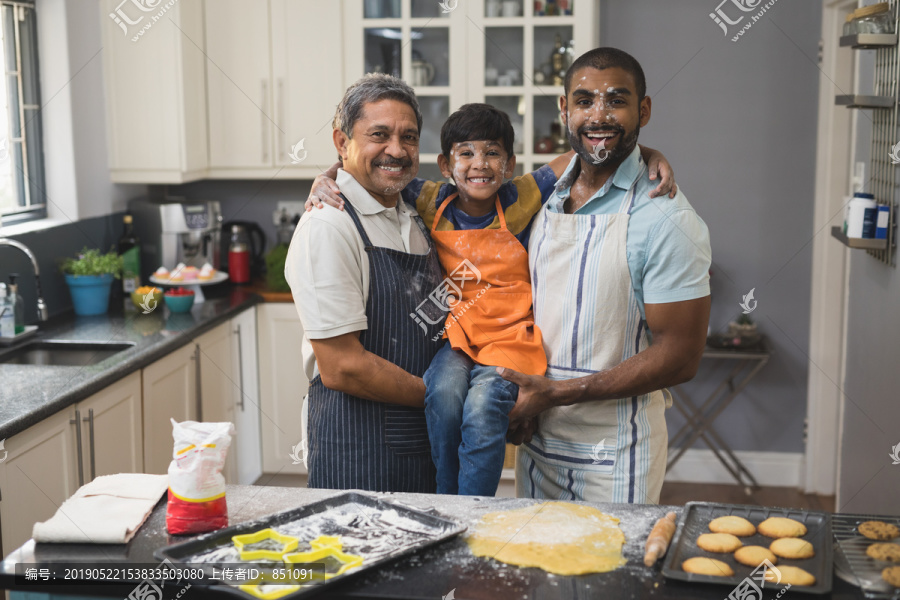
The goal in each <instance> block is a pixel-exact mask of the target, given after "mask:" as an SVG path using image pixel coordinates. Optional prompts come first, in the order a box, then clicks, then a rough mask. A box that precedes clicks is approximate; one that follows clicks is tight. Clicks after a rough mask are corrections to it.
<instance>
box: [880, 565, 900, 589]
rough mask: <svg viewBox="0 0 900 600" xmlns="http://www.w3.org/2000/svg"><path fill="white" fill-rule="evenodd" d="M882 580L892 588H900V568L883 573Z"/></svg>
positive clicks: (893, 568) (892, 568) (890, 568)
mask: <svg viewBox="0 0 900 600" xmlns="http://www.w3.org/2000/svg"><path fill="white" fill-rule="evenodd" d="M881 578H882V579H884V580H885V581H887V582H888V583H889V584H891V585H892V586H894V587H897V588H900V567H888V568H887V569H885V570H884V571H882V572H881Z"/></svg>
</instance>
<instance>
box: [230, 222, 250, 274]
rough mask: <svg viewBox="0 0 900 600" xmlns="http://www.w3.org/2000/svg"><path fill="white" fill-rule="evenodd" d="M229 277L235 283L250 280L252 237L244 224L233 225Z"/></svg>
mask: <svg viewBox="0 0 900 600" xmlns="http://www.w3.org/2000/svg"><path fill="white" fill-rule="evenodd" d="M228 278H229V279H230V280H231V281H232V282H233V283H248V282H249V281H250V238H249V237H248V236H247V230H246V229H244V227H243V226H242V225H232V226H231V244H230V245H229V246H228Z"/></svg>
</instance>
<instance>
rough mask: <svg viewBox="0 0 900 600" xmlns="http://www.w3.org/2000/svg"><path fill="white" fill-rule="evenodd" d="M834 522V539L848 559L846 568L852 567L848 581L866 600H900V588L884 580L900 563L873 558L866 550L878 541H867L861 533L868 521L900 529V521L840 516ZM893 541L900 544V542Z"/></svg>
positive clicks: (863, 516) (899, 518) (897, 540)
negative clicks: (860, 528)
mask: <svg viewBox="0 0 900 600" xmlns="http://www.w3.org/2000/svg"><path fill="white" fill-rule="evenodd" d="M831 520H832V527H833V529H834V539H835V540H837V543H838V544H839V546H840V551H841V552H842V553H843V555H844V558H845V559H846V565H847V566H849V570H850V578H848V579H847V581H848V582H849V583H852V584H853V585H857V586H859V587H860V589H862V591H863V593H865V596H866V598H883V599H891V600H900V588H895V587H893V586H892V585H890V584H889V583H888V582H886V581H885V580H884V579H882V578H881V571H883V570H884V569H885V568H886V567H892V566H895V565H896V564H897V563H890V562H886V561H881V560H875V559H874V558H870V557H869V556H868V555H867V554H866V550H867V549H868V548H869V546H870V545H871V544H876V543H878V541H876V540H870V539H869V538H867V537H864V536H863V535H861V534H860V533H859V531H858V530H857V527H859V524H860V523H863V522H865V521H884V522H885V523H892V524H894V525H896V526H897V527H900V517H884V516H878V515H852V514H836V515H834V516H833V517H832V518H831ZM890 541H892V542H895V543H900V539H894V540H890Z"/></svg>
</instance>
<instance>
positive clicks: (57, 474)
mask: <svg viewBox="0 0 900 600" xmlns="http://www.w3.org/2000/svg"><path fill="white" fill-rule="evenodd" d="M79 442H80V443H81V448H80V449H79V445H78V444H79ZM5 446H6V450H7V452H8V455H7V456H6V457H5V458H6V460H4V461H3V462H2V463H0V527H2V537H3V553H4V554H6V553H9V552H11V551H12V550H15V549H16V548H18V547H19V546H21V545H22V544H24V543H25V542H26V541H28V540H29V539H30V538H31V531H32V528H33V527H34V524H35V523H37V522H39V521H46V520H47V519H49V518H50V517H52V516H53V514H54V513H55V512H56V510H57V508H58V507H59V505H60V504H62V503H63V501H65V500H66V499H67V498H68V497H69V496H71V495H72V494H73V493H75V490H77V489H78V488H79V487H80V486H81V485H83V484H85V483H88V482H90V481H91V480H92V479H94V478H95V477H99V476H100V475H110V474H113V473H140V472H141V470H142V469H143V461H142V459H143V447H142V432H141V373H140V372H136V373H132V374H131V375H129V376H128V377H126V378H124V379H122V380H120V381H118V382H116V383H114V384H112V385H110V386H109V387H107V388H105V389H104V390H102V391H100V392H98V393H96V394H94V395H93V396H90V397H89V398H86V399H85V400H83V401H81V402H79V403H78V404H75V405H73V406H70V407H69V408H67V409H65V410H63V411H60V412H58V413H57V414H55V415H53V416H51V417H48V418H47V419H44V420H43V421H41V422H40V423H38V424H36V425H33V426H32V427H29V428H28V429H26V430H25V431H23V432H21V433H18V434H16V435H15V436H13V437H11V438H9V439H8V440H6V444H5ZM0 458H2V456H0Z"/></svg>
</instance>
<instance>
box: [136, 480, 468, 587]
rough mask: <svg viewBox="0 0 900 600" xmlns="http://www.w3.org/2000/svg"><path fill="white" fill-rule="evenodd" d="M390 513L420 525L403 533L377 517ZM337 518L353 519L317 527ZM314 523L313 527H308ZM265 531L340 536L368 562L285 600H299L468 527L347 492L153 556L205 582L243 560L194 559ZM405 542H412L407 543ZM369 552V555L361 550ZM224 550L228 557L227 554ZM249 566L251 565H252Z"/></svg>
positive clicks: (347, 548)
mask: <svg viewBox="0 0 900 600" xmlns="http://www.w3.org/2000/svg"><path fill="white" fill-rule="evenodd" d="M391 511H394V512H396V514H397V516H399V517H400V518H402V519H407V520H408V521H413V522H414V524H415V525H416V528H415V530H413V529H410V528H407V529H404V528H403V527H402V526H400V525H402V524H403V523H402V522H400V521H398V522H397V524H390V522H386V521H383V520H381V519H380V518H379V515H384V514H385V513H388V516H390V515H392V512H391ZM432 512H433V511H432ZM317 515H321V517H317ZM333 515H336V517H335V518H336V519H337V521H341V520H350V521H351V522H350V523H349V524H343V523H339V522H337V521H334V522H331V521H329V522H327V523H325V524H324V525H322V526H318V523H320V522H322V521H323V520H324V519H327V518H329V517H331V516H333ZM373 517H374V520H373ZM408 521H407V523H408ZM310 523H311V524H312V525H308V524H310ZM386 523H387V525H386ZM267 527H271V528H273V529H275V530H276V531H278V532H279V533H287V534H288V535H295V536H297V537H300V539H301V546H302V544H303V542H309V541H310V540H311V539H313V538H314V537H316V536H317V535H341V536H343V538H344V542H345V543H344V551H345V552H347V553H348V554H361V555H363V556H364V557H365V562H364V563H363V565H362V566H361V567H358V568H356V569H354V570H352V571H349V572H347V573H345V574H342V575H337V576H335V577H333V578H331V579H328V580H325V581H320V582H317V583H316V584H314V585H309V586H304V587H303V588H301V589H300V590H298V591H296V592H293V593H291V594H289V595H287V596H283V597H282V598H285V599H293V598H301V597H307V596H310V595H315V594H319V593H322V592H324V591H326V590H328V589H330V588H332V587H333V586H335V585H340V584H342V583H344V582H345V581H347V579H349V578H352V577H355V576H357V575H360V574H363V573H367V572H369V571H371V570H373V569H376V568H378V567H380V566H381V565H384V564H385V563H388V562H391V561H394V560H396V559H398V558H401V557H403V556H407V555H409V554H413V553H415V552H418V551H420V550H423V549H425V548H428V547H430V546H433V545H435V544H438V543H440V542H443V541H445V540H448V539H450V538H453V537H456V536H457V535H459V534H460V533H462V532H463V531H465V530H466V527H465V526H463V525H461V524H459V523H457V522H455V521H451V520H448V519H445V518H442V517H440V516H437V515H435V514H429V512H423V511H420V510H417V509H415V508H412V507H408V506H406V505H401V504H399V503H394V502H387V501H383V500H380V499H378V498H374V497H372V496H369V495H366V494H362V493H358V492H348V493H346V494H341V495H338V496H334V497H332V498H327V499H325V500H321V501H319V502H315V503H313V504H308V505H306V506H301V507H298V508H294V509H291V510H288V511H284V512H280V513H276V514H273V515H269V516H266V517H263V518H261V519H257V520H255V521H247V522H245V523H240V524H238V525H233V526H231V527H226V528H225V529H220V530H218V531H214V532H211V533H208V534H205V535H202V536H200V537H197V538H194V539H192V540H189V541H186V542H182V543H180V544H173V545H171V546H166V547H165V548H161V549H160V550H157V551H156V552H155V553H154V556H155V557H156V558H157V559H159V560H166V559H168V560H169V561H170V562H172V563H174V564H175V565H180V566H188V565H190V567H191V568H201V569H203V570H204V572H205V573H206V578H207V580H209V578H210V577H211V576H212V574H213V569H214V568H215V567H216V566H217V565H220V564H227V565H229V566H234V564H235V563H239V562H241V561H240V560H239V559H230V558H229V559H224V560H219V561H215V562H196V561H195V560H192V559H196V558H197V557H198V556H202V555H204V554H207V555H209V553H211V552H213V551H216V549H220V550H224V549H225V548H227V547H233V543H232V540H231V538H232V536H235V535H240V534H244V533H253V532H255V531H259V530H260V529H265V528H267ZM379 527H382V531H383V532H387V533H386V534H385V535H382V536H380V537H379V535H377V534H376V535H374V536H372V535H371V532H373V531H375V530H376V529H378V528H379ZM304 528H306V529H307V530H309V531H313V532H314V533H312V535H311V537H309V539H306V536H304V535H303V534H302V532H303V530H304ZM367 528H368V531H369V532H370V533H368V534H367V533H365V532H366V531H367ZM356 536H362V537H356ZM403 537H408V538H410V539H406V540H404V539H403ZM362 538H367V541H364V542H363V543H362V544H354V543H353V541H352V540H357V539H362ZM373 538H374V539H373ZM386 538H395V539H386ZM348 541H349V542H350V543H348ZM393 546H396V547H393ZM366 548H368V550H366V551H363V550H361V549H366ZM301 549H302V548H301ZM225 551H226V552H227V550H225ZM246 564H247V565H248V566H253V564H252V563H249V562H248V563H246ZM212 581H215V583H213V585H215V586H216V590H217V591H222V592H230V593H232V594H234V595H237V596H239V597H241V598H251V596H250V595H249V594H247V593H245V592H243V591H241V590H239V589H238V588H237V587H236V586H235V585H228V584H227V582H223V581H221V580H212ZM212 581H211V583H212Z"/></svg>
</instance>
